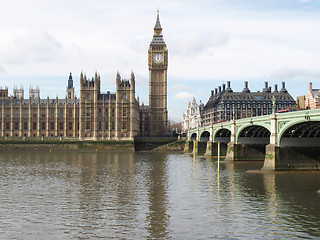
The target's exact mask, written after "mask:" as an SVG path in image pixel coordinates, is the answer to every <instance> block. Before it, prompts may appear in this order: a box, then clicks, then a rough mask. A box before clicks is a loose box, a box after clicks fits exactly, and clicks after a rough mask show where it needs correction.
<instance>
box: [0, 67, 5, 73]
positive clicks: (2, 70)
mask: <svg viewBox="0 0 320 240" xmlns="http://www.w3.org/2000/svg"><path fill="white" fill-rule="evenodd" d="M0 73H5V71H4V68H3V67H2V66H1V65H0Z"/></svg>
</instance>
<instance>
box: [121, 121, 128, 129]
mask: <svg viewBox="0 0 320 240" xmlns="http://www.w3.org/2000/svg"><path fill="white" fill-rule="evenodd" d="M122 129H123V130H127V122H122Z"/></svg>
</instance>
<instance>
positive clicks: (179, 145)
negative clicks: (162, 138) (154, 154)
mask: <svg viewBox="0 0 320 240" xmlns="http://www.w3.org/2000/svg"><path fill="white" fill-rule="evenodd" d="M185 142H186V141H185V140H178V141H175V142H171V143H168V144H166V145H163V146H160V147H157V148H155V149H153V151H181V152H183V151H184V148H185Z"/></svg>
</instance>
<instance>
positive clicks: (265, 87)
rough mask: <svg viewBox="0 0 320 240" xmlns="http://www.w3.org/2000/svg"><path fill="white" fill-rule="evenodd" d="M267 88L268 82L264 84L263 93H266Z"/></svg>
mask: <svg viewBox="0 0 320 240" xmlns="http://www.w3.org/2000/svg"><path fill="white" fill-rule="evenodd" d="M268 91H269V88H268V82H264V89H263V92H268Z"/></svg>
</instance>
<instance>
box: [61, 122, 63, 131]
mask: <svg viewBox="0 0 320 240" xmlns="http://www.w3.org/2000/svg"><path fill="white" fill-rule="evenodd" d="M60 130H63V122H60Z"/></svg>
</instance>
